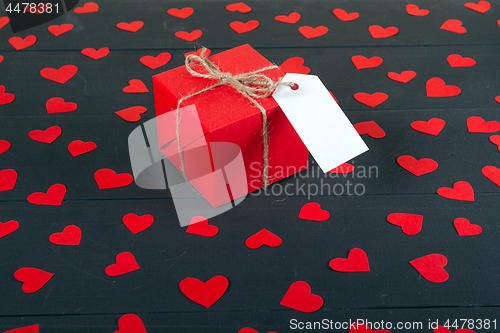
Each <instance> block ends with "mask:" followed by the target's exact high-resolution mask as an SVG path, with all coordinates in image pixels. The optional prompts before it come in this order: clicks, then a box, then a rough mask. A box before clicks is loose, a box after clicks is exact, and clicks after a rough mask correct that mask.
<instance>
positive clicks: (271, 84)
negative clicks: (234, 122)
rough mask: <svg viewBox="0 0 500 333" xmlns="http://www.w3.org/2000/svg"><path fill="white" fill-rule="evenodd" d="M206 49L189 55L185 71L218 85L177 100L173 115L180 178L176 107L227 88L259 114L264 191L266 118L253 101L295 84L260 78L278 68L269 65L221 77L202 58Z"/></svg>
mask: <svg viewBox="0 0 500 333" xmlns="http://www.w3.org/2000/svg"><path fill="white" fill-rule="evenodd" d="M206 51H207V49H206V48H205V47H204V48H202V49H201V53H200V55H199V56H198V55H196V54H190V55H188V56H187V57H186V61H185V65H186V70H187V71H188V72H189V73H190V74H191V75H193V76H196V77H200V78H204V79H213V80H218V81H219V82H217V83H215V84H213V85H211V86H208V87H206V88H204V89H202V90H200V91H198V92H195V93H193V94H191V95H187V96H184V97H182V98H181V99H179V102H178V103H177V114H176V116H177V117H176V122H177V124H176V125H177V126H176V134H177V148H178V150H179V156H180V160H181V168H182V174H183V175H184V178H185V179H187V178H186V167H185V165H184V156H183V153H182V149H181V138H180V123H181V117H180V112H179V109H180V106H181V104H182V102H184V101H185V100H187V99H189V98H191V97H194V96H196V95H199V94H202V93H204V92H207V91H209V90H211V89H214V88H217V87H220V86H226V85H227V86H231V87H233V88H234V89H236V90H237V91H238V92H239V93H241V94H242V95H243V96H245V97H246V98H248V100H250V101H251V102H252V103H253V104H254V105H255V106H256V107H257V108H258V109H259V110H260V111H261V113H262V141H263V145H264V150H263V154H262V155H263V156H262V160H263V175H262V182H263V185H264V187H266V186H267V185H268V184H269V179H268V165H269V156H268V155H269V143H268V141H269V137H268V131H267V114H266V110H265V109H264V108H263V107H262V105H260V104H259V103H258V102H257V101H256V100H255V99H256V98H266V97H269V96H270V95H271V94H272V93H273V91H274V90H275V89H276V88H277V87H278V86H279V85H285V86H289V87H294V86H295V83H293V82H282V81H281V80H282V78H280V79H279V80H278V81H274V80H273V79H271V78H269V77H267V76H265V75H264V74H261V72H264V71H267V70H270V69H274V68H278V66H276V65H273V66H268V67H264V68H261V69H257V70H255V71H252V72H249V73H242V74H236V75H233V74H231V73H225V72H222V71H221V70H220V68H219V67H218V66H217V65H215V64H214V63H213V62H212V61H210V60H209V59H208V58H207V57H205V56H204V54H205V52H206ZM192 65H200V66H203V67H204V68H205V70H206V71H207V73H206V74H204V73H200V72H197V71H196V70H194V68H193V66H192Z"/></svg>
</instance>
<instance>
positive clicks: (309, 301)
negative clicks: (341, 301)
mask: <svg viewBox="0 0 500 333" xmlns="http://www.w3.org/2000/svg"><path fill="white" fill-rule="evenodd" d="M323 303H324V301H323V298H321V296H318V295H315V294H312V293H311V287H310V286H309V284H308V283H307V282H305V281H297V282H294V283H292V284H291V285H290V287H289V288H288V290H287V292H286V294H285V296H283V299H282V300H281V302H280V305H283V306H286V307H287V308H290V309H294V310H297V311H300V312H306V313H310V312H315V311H318V310H319V309H321V307H322V306H323Z"/></svg>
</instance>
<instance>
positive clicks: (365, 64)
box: [351, 55, 384, 70]
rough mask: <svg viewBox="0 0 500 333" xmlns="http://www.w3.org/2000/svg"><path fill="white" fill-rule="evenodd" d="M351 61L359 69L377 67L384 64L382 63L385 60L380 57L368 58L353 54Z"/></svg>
mask: <svg viewBox="0 0 500 333" xmlns="http://www.w3.org/2000/svg"><path fill="white" fill-rule="evenodd" d="M351 61H352V63H353V64H354V66H356V69H358V70H360V69H365V68H373V67H377V66H380V65H382V63H383V62H384V60H383V59H382V58H380V57H371V58H366V57H364V56H362V55H355V56H352V58H351Z"/></svg>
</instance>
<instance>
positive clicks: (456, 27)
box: [440, 19, 467, 34]
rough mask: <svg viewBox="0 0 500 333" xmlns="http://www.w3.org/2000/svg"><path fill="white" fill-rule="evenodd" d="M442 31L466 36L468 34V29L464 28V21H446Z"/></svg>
mask: <svg viewBox="0 0 500 333" xmlns="http://www.w3.org/2000/svg"><path fill="white" fill-rule="evenodd" d="M440 29H442V30H446V31H450V32H454V33H457V34H464V33H466V32H467V29H465V28H464V27H462V21H460V20H455V19H450V20H446V21H445V22H444V23H443V25H442V26H441V27H440Z"/></svg>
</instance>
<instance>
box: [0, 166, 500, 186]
mask: <svg viewBox="0 0 500 333" xmlns="http://www.w3.org/2000/svg"><path fill="white" fill-rule="evenodd" d="M481 172H482V174H483V175H484V176H485V177H486V178H488V179H489V180H491V181H492V182H493V183H495V184H496V185H497V186H500V169H499V168H497V167H495V166H493V165H487V166H485V167H483V168H482V169H481ZM0 179H1V178H0Z"/></svg>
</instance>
